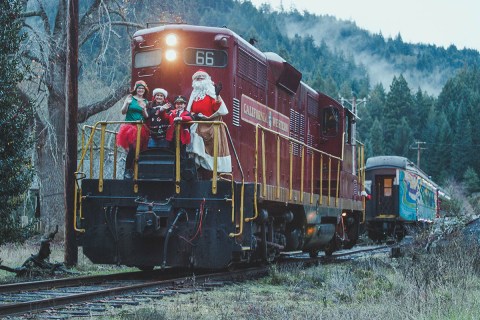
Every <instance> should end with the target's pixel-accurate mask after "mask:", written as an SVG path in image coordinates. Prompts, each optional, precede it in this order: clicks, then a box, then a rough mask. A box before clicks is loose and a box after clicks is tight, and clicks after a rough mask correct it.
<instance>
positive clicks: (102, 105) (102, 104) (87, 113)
mask: <svg viewBox="0 0 480 320" xmlns="http://www.w3.org/2000/svg"><path fill="white" fill-rule="evenodd" d="M125 83H127V82H126V81H125ZM128 90H129V88H128V86H127V85H122V86H119V87H118V88H117V89H116V90H115V91H114V92H113V93H112V94H111V95H109V96H108V97H106V98H105V99H103V100H102V101H98V102H95V103H93V104H91V105H88V106H84V107H82V108H79V109H78V116H77V121H78V123H83V122H85V121H86V120H87V119H88V118H89V117H91V116H93V115H95V114H97V113H99V112H102V111H105V110H107V109H109V108H111V107H112V106H113V105H114V104H115V103H117V102H118V101H119V100H120V99H121V98H122V97H124V96H125V95H126V94H127V93H128Z"/></svg>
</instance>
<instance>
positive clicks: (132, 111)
mask: <svg viewBox="0 0 480 320" xmlns="http://www.w3.org/2000/svg"><path fill="white" fill-rule="evenodd" d="M147 92H148V87H147V84H146V83H145V81H143V80H139V81H137V82H135V86H134V87H133V89H132V91H131V93H130V94H129V95H128V96H127V98H126V99H125V102H124V103H123V106H122V109H121V110H122V114H124V115H125V121H132V122H133V121H145V118H147V116H148V114H147V103H148V101H147V99H145V95H146V93H147ZM148 136H149V132H148V128H147V126H146V125H142V130H141V133H140V149H141V150H144V149H145V148H146V147H147V141H148ZM136 144H137V125H136V124H134V123H125V124H122V125H121V126H120V129H119V130H118V133H117V145H118V146H120V147H122V148H123V149H125V150H126V151H127V158H126V160H125V173H124V178H126V179H131V178H132V177H133V163H134V160H135V147H136Z"/></svg>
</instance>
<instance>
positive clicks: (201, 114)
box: [197, 112, 208, 119]
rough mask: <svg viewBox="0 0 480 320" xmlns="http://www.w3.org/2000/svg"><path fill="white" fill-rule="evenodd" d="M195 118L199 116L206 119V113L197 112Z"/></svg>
mask: <svg viewBox="0 0 480 320" xmlns="http://www.w3.org/2000/svg"><path fill="white" fill-rule="evenodd" d="M197 118H200V119H208V117H207V116H206V115H204V114H203V113H201V112H200V113H197Z"/></svg>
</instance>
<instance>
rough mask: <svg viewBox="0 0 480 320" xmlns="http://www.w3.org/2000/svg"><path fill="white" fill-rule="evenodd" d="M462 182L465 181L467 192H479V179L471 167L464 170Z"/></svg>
mask: <svg viewBox="0 0 480 320" xmlns="http://www.w3.org/2000/svg"><path fill="white" fill-rule="evenodd" d="M463 180H464V181H465V185H466V187H467V190H468V192H470V193H473V192H478V191H480V178H479V177H478V174H477V173H476V172H475V170H473V168H472V167H468V168H467V170H465V174H464V175H463Z"/></svg>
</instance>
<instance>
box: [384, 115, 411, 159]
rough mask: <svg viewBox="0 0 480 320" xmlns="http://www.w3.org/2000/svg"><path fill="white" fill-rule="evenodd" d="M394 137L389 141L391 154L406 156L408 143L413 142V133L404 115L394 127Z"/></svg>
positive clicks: (408, 149) (408, 148)
mask: <svg viewBox="0 0 480 320" xmlns="http://www.w3.org/2000/svg"><path fill="white" fill-rule="evenodd" d="M394 136H395V139H394V140H392V141H391V143H390V145H391V154H393V155H397V156H403V157H407V158H408V156H409V153H410V145H411V144H412V143H413V134H412V130H411V129H410V126H409V124H408V122H407V118H406V117H402V118H401V119H400V121H398V124H397V125H396V127H395V135H394Z"/></svg>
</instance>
